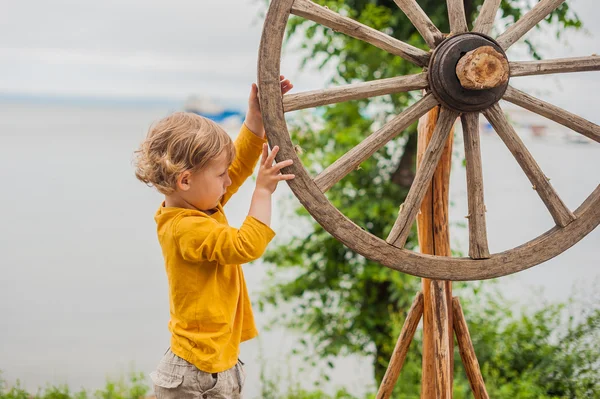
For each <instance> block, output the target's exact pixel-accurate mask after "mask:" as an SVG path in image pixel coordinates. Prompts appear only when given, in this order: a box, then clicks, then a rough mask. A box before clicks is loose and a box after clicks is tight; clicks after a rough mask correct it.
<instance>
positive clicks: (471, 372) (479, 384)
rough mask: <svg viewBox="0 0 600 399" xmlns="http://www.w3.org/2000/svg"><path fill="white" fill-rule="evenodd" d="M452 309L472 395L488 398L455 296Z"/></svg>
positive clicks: (478, 398)
mask: <svg viewBox="0 0 600 399" xmlns="http://www.w3.org/2000/svg"><path fill="white" fill-rule="evenodd" d="M452 310H453V312H454V332H455V333H456V340H457V341H458V348H459V350H460V357H461V358H462V362H463V364H464V366H465V371H466V372H467V378H468V379H469V384H471V390H472V391H473V396H475V399H489V396H488V393H487V390H486V389H485V383H484V382H483V376H482V375H481V370H480V369H479V362H478V361H477V356H476V355H475V349H473V342H472V341H471V335H470V334H469V329H468V328H467V322H466V321H465V315H464V313H463V310H462V307H461V306H460V301H459V300H458V298H457V297H454V298H453V299H452Z"/></svg>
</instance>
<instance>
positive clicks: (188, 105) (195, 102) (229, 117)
mask: <svg viewBox="0 0 600 399" xmlns="http://www.w3.org/2000/svg"><path fill="white" fill-rule="evenodd" d="M183 108H184V110H185V111H186V112H193V113H195V114H198V115H201V116H204V117H205V118H208V119H211V120H213V121H215V122H217V123H239V124H241V123H242V121H243V119H244V116H245V114H244V112H242V111H240V110H239V109H235V108H225V107H223V106H221V105H219V104H217V103H215V102H214V101H213V100H211V99H210V98H205V97H198V96H190V97H189V98H188V99H187V100H186V101H185V104H184V106H183Z"/></svg>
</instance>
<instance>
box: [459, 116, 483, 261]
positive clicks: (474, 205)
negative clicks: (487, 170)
mask: <svg viewBox="0 0 600 399" xmlns="http://www.w3.org/2000/svg"><path fill="white" fill-rule="evenodd" d="M461 122H462V130H463V138H464V140H463V141H464V144H465V160H466V163H467V165H466V169H467V202H468V207H469V214H468V215H467V219H468V221H469V257H471V258H473V259H486V258H489V257H490V251H489V248H488V239H487V228H486V223H485V201H484V198H483V171H482V170H483V168H482V164H481V146H480V142H479V113H466V114H462V115H461Z"/></svg>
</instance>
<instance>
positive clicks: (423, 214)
mask: <svg viewBox="0 0 600 399" xmlns="http://www.w3.org/2000/svg"><path fill="white" fill-rule="evenodd" d="M439 112H440V107H436V108H434V109H432V110H431V111H430V112H428V113H427V114H426V115H424V116H423V117H421V119H420V120H419V126H418V142H417V168H418V167H419V166H420V165H421V163H422V162H423V157H424V155H425V153H426V150H427V146H428V144H429V142H430V141H431V137H432V136H433V132H434V130H435V126H436V124H437V120H438V116H439ZM452 143H453V132H450V134H449V135H448V139H447V141H446V144H445V146H444V150H443V152H442V157H441V158H440V161H439V163H438V166H437V168H436V170H435V173H434V174H433V179H432V182H431V184H430V185H429V187H428V188H427V191H426V193H425V196H424V198H423V201H422V202H421V208H420V211H419V213H418V214H417V234H418V240H419V249H420V251H421V253H424V254H429V255H438V256H451V255H452V252H451V249H450V234H449V226H448V220H449V212H448V211H449V209H448V204H449V187H450V185H449V180H450V170H451V164H452V163H451V160H452ZM431 281H432V280H430V279H423V280H422V283H421V285H422V289H423V301H424V307H423V349H422V351H423V358H422V372H423V374H422V378H421V398H424V399H428V398H435V397H436V385H435V370H436V360H435V348H434V332H433V312H434V311H433V301H434V300H435V298H434V293H433V292H432V290H431ZM444 290H445V293H446V296H447V298H448V301H450V300H451V299H452V282H450V281H445V282H444ZM447 319H448V325H449V331H450V334H449V336H448V340H449V342H448V345H449V346H450V348H453V347H454V341H453V339H452V338H453V337H452V334H451V330H452V314H451V313H448V315H447ZM453 355H454V351H453V350H452V349H450V359H449V363H450V365H449V367H450V368H451V369H453V365H454V361H453ZM451 376H452V373H451Z"/></svg>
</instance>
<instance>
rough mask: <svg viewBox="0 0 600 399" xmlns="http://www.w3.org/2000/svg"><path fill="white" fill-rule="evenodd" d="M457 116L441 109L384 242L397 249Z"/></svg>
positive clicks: (406, 232) (405, 233) (402, 241)
mask: <svg viewBox="0 0 600 399" xmlns="http://www.w3.org/2000/svg"><path fill="white" fill-rule="evenodd" d="M458 115H459V114H458V112H455V111H451V110H449V109H447V108H442V111H441V112H440V116H439V118H438V121H437V124H436V127H435V130H434V132H433V136H432V138H431V141H430V142H429V145H428V146H427V150H426V153H425V156H424V157H423V162H422V163H421V165H420V166H419V169H418V170H417V174H416V176H415V180H414V181H413V184H412V186H411V188H410V190H409V192H408V195H407V196H406V200H405V201H404V204H403V206H402V207H401V210H400V214H399V215H398V219H396V222H395V223H394V226H393V227H392V231H391V232H390V234H389V236H388V238H387V240H386V241H387V242H388V243H390V244H392V245H394V246H396V247H398V248H402V247H404V244H405V243H406V239H407V238H408V235H409V233H410V229H411V227H412V224H413V222H414V221H415V217H416V215H417V212H418V211H419V208H420V206H421V202H422V201H423V197H424V196H425V192H426V191H427V187H429V185H430V184H431V178H432V177H433V173H434V172H435V169H436V167H437V164H438V162H439V160H440V158H441V156H442V150H443V149H444V146H445V144H446V139H447V138H448V135H449V134H450V131H451V130H452V127H453V126H454V122H455V121H456V118H457V117H458Z"/></svg>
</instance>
